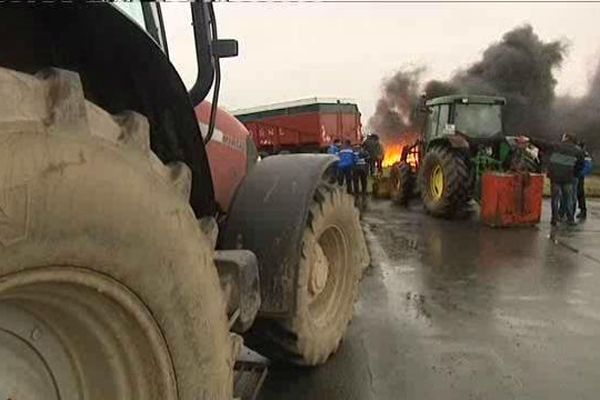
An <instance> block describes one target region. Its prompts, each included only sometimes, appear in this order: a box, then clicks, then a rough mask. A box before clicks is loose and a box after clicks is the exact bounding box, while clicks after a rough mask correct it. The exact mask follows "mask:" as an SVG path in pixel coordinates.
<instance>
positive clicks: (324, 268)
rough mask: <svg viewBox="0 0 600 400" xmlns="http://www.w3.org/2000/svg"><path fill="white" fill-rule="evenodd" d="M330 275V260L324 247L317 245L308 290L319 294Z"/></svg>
mask: <svg viewBox="0 0 600 400" xmlns="http://www.w3.org/2000/svg"><path fill="white" fill-rule="evenodd" d="M328 276H329V261H328V260H327V257H326V256H325V253H324V252H323V248H322V247H321V246H320V245H319V244H316V245H315V262H314V263H313V264H312V268H311V273H310V278H309V280H308V290H309V291H310V293H311V294H312V295H313V296H317V295H319V294H320V293H321V292H322V291H323V289H325V286H326V285H327V277H328Z"/></svg>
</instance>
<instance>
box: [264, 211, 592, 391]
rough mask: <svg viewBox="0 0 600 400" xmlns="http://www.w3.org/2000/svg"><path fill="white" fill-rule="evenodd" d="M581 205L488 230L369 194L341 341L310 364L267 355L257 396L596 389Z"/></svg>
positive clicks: (587, 240) (588, 237)
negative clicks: (272, 362) (553, 225)
mask: <svg viewBox="0 0 600 400" xmlns="http://www.w3.org/2000/svg"><path fill="white" fill-rule="evenodd" d="M546 208H548V207H546ZM592 210H593V211H592V218H591V219H590V220H589V221H588V222H586V223H585V224H584V225H581V226H579V227H576V228H574V229H573V230H567V229H564V230H559V231H557V232H554V233H552V236H551V235H550V234H551V232H550V230H549V226H548V223H547V219H548V217H547V216H545V221H544V222H543V223H542V224H540V226H539V227H537V228H521V229H510V230H508V229H506V230H494V229H490V228H486V227H483V226H481V225H480V224H479V223H478V222H477V221H476V220H475V219H474V218H473V219H471V220H466V221H445V220H436V219H432V218H430V217H428V216H426V215H424V214H423V212H422V211H421V207H420V206H419V205H418V204H415V205H414V207H413V208H412V209H411V210H403V209H398V208H396V207H393V206H392V205H391V204H390V203H389V202H385V201H382V202H373V203H372V204H371V208H370V211H369V212H367V213H366V214H365V216H364V218H363V221H364V225H365V231H366V234H367V238H368V241H369V245H370V250H371V254H372V259H373V266H372V267H371V268H370V269H369V270H368V271H367V273H366V275H365V278H364V279H363V281H362V283H361V296H360V299H359V301H358V303H357V305H356V310H355V318H354V320H353V322H352V323H351V325H350V328H349V331H348V334H347V337H346V339H345V341H344V343H343V345H342V347H341V348H340V351H339V352H338V354H336V355H335V356H334V357H333V358H332V359H331V360H330V361H329V363H328V364H327V365H325V366H323V367H321V368H317V369H302V368H290V367H283V366H273V367H272V368H271V371H270V375H269V377H268V378H267V381H266V383H265V387H264V390H263V393H262V395H261V397H260V399H261V400H271V399H314V400H321V399H323V400H325V399H343V400H353V399H356V400H370V399H441V398H444V399H461V400H462V399H514V398H518V399H597V398H598V396H599V395H598V392H600V242H599V241H598V238H599V237H600V222H596V221H600V218H599V217H600V215H598V214H597V213H598V212H599V211H600V204H592Z"/></svg>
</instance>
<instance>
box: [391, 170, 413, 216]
mask: <svg viewBox="0 0 600 400" xmlns="http://www.w3.org/2000/svg"><path fill="white" fill-rule="evenodd" d="M414 184H415V177H414V174H413V172H412V170H411V168H410V165H408V164H407V163H406V162H399V163H396V164H394V165H393V166H392V168H391V171H390V197H391V198H392V201H393V202H394V203H395V204H398V205H401V206H404V205H406V204H407V203H408V200H410V199H411V198H412V197H413V195H414Z"/></svg>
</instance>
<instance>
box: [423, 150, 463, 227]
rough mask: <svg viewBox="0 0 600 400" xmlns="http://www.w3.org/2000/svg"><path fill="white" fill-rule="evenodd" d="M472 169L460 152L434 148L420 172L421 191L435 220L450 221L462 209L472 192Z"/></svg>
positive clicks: (428, 154) (426, 206) (426, 156)
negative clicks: (443, 218)
mask: <svg viewBox="0 0 600 400" xmlns="http://www.w3.org/2000/svg"><path fill="white" fill-rule="evenodd" d="M469 183H470V179H469V169H468V167H467V165H466V163H465V160H464V158H463V157H462V155H461V154H460V153H458V152H457V151H455V150H453V149H450V148H447V147H435V148H433V149H431V150H430V151H429V152H428V153H427V154H426V155H425V159H424V160H423V164H422V166H421V169H420V171H419V188H420V192H421V198H422V199H423V204H424V205H425V208H426V210H427V211H428V212H429V213H430V214H432V215H433V216H436V217H445V218H450V217H453V216H454V215H456V213H457V212H459V211H460V210H462V209H463V208H464V206H465V204H466V203H467V200H468V198H469V192H470V184H469Z"/></svg>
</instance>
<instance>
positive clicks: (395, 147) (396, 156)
mask: <svg viewBox="0 0 600 400" xmlns="http://www.w3.org/2000/svg"><path fill="white" fill-rule="evenodd" d="M403 148H404V146H403V145H401V144H390V145H387V146H385V155H384V156H383V162H382V163H381V164H382V165H383V166H384V167H391V166H392V165H394V164H395V163H397V162H398V161H400V159H401V158H402V149H403Z"/></svg>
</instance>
